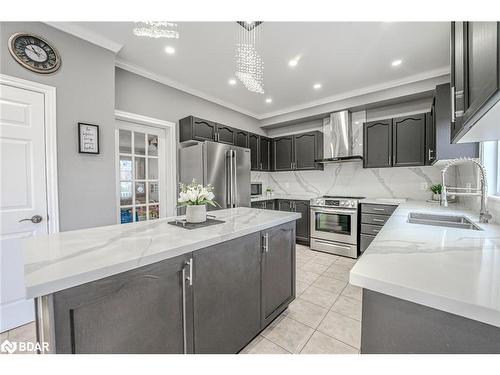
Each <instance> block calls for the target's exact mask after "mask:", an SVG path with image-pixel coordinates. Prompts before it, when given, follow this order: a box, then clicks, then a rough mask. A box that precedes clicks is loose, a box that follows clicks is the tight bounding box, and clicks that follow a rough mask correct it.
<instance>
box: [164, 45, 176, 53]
mask: <svg viewBox="0 0 500 375" xmlns="http://www.w3.org/2000/svg"><path fill="white" fill-rule="evenodd" d="M165 52H166V53H168V54H169V55H173V54H174V53H175V48H174V47H170V46H168V47H165Z"/></svg>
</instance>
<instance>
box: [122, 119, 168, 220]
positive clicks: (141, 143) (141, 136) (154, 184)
mask: <svg viewBox="0 0 500 375" xmlns="http://www.w3.org/2000/svg"><path fill="white" fill-rule="evenodd" d="M116 138H117V140H116V143H117V152H118V155H117V170H118V173H117V175H118V176H117V178H118V181H117V182H118V184H117V185H118V222H119V223H122V224H123V223H131V222H135V221H145V220H154V219H158V218H159V217H165V213H166V208H165V199H164V195H165V194H164V186H165V176H164V174H165V166H164V161H165V150H164V147H165V130H164V129H161V128H156V127H153V126H143V125H138V124H135V123H131V122H126V121H121V120H119V121H117V129H116Z"/></svg>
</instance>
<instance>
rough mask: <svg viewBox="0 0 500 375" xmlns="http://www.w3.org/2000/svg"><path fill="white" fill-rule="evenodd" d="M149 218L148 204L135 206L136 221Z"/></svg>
mask: <svg viewBox="0 0 500 375" xmlns="http://www.w3.org/2000/svg"><path fill="white" fill-rule="evenodd" d="M147 219H148V210H147V208H146V206H141V207H136V208H135V221H144V220H147Z"/></svg>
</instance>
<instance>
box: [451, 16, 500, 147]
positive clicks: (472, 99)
mask: <svg viewBox="0 0 500 375" xmlns="http://www.w3.org/2000/svg"><path fill="white" fill-rule="evenodd" d="M499 99H500V22H452V23H451V123H452V124H451V139H452V141H453V143H456V142H458V141H459V140H460V139H461V138H462V137H463V136H464V135H465V134H466V133H467V132H468V131H469V130H470V129H471V128H472V127H473V126H474V125H475V124H476V123H477V121H478V120H479V119H480V118H481V117H482V116H483V115H484V114H485V113H486V112H487V111H488V110H489V109H490V108H491V107H492V106H493V105H495V104H496V103H497V102H498V100H499Z"/></svg>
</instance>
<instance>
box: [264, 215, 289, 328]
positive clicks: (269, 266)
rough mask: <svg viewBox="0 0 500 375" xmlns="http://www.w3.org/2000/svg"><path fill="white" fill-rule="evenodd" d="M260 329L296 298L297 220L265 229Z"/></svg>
mask: <svg viewBox="0 0 500 375" xmlns="http://www.w3.org/2000/svg"><path fill="white" fill-rule="evenodd" d="M262 241H263V252H262V271H261V272H262V279H261V290H262V304H261V328H264V327H265V326H267V325H268V324H269V323H270V322H271V321H273V319H275V318H276V317H277V316H278V315H279V314H281V312H283V311H284V310H285V309H286V307H287V306H288V304H289V303H290V302H291V301H292V300H293V299H294V298H295V222H292V223H287V224H283V225H281V226H278V227H274V228H271V229H269V230H266V231H263V232H262Z"/></svg>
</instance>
